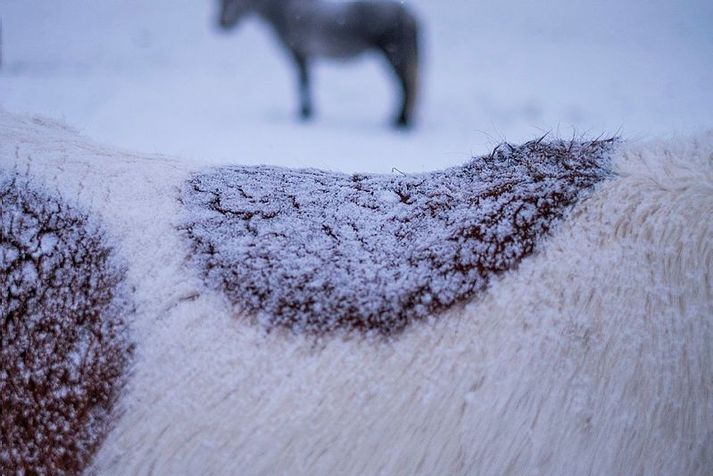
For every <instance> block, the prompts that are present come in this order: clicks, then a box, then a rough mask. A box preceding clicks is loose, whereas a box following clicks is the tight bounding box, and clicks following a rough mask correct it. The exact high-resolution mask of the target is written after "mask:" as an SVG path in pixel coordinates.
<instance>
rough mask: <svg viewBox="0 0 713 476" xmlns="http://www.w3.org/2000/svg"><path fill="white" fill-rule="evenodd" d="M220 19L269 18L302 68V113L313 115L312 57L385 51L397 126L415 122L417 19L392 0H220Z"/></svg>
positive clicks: (229, 23) (227, 24) (227, 22)
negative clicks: (395, 90) (394, 82)
mask: <svg viewBox="0 0 713 476" xmlns="http://www.w3.org/2000/svg"><path fill="white" fill-rule="evenodd" d="M220 3H221V5H220V6H221V9H220V10H221V11H220V18H219V24H220V26H221V27H222V28H224V29H230V28H232V27H234V26H235V25H236V24H237V23H238V21H239V20H240V19H241V18H242V17H243V16H245V15H246V14H249V13H256V14H257V15H258V16H260V17H261V18H262V19H264V20H265V21H267V23H268V24H270V25H271V26H272V28H273V29H274V30H275V33H277V36H278V37H279V39H280V40H281V42H282V44H283V45H284V46H285V48H286V49H287V50H288V51H289V53H290V56H291V57H292V59H293V60H294V64H295V66H296V67H297V74H298V84H299V95H300V115H301V117H302V118H303V119H309V118H310V117H311V116H312V98H311V94H310V73H309V65H310V63H311V61H312V60H313V58H317V57H327V58H337V59H346V58H354V57H356V56H357V55H359V54H361V53H363V52H365V51H377V52H379V53H381V54H383V55H384V56H385V57H386V59H387V60H388V62H389V64H390V65H391V67H392V68H393V71H394V73H395V74H396V77H397V79H398V83H399V87H400V92H401V105H400V108H399V110H398V112H397V115H396V117H395V119H394V125H395V126H397V127H401V128H404V127H409V126H410V125H411V124H412V123H413V111H414V105H415V101H416V90H417V87H418V76H419V71H418V70H419V67H418V56H419V52H418V36H419V35H418V22H417V20H416V18H415V17H414V16H413V15H412V14H411V13H410V12H409V11H408V10H407V9H406V8H405V7H404V6H403V5H402V4H401V3H399V2H396V1H392V0H380V1H379V0H355V1H349V2H334V1H323V0H220Z"/></svg>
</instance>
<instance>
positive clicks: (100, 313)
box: [0, 169, 131, 474]
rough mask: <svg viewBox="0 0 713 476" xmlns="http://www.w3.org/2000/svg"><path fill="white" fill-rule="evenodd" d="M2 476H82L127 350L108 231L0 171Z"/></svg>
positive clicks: (104, 424) (123, 305)
mask: <svg viewBox="0 0 713 476" xmlns="http://www.w3.org/2000/svg"><path fill="white" fill-rule="evenodd" d="M0 203H2V206H1V207H0V282H2V287H3V289H2V293H1V294H0V316H2V317H1V319H0V408H2V412H1V413H0V433H1V434H2V446H1V447H0V473H2V474H23V473H25V472H27V473H29V474H77V473H78V472H80V471H81V470H82V469H83V468H84V467H85V466H86V465H87V464H88V463H89V460H90V458H91V456H92V455H93V453H94V451H95V450H96V448H97V447H98V445H99V444H100V443H101V441H102V440H103V438H104V436H105V434H106V431H107V430H108V424H109V416H110V411H111V409H112V405H113V403H114V399H115V397H116V395H117V392H118V389H119V387H120V384H121V383H122V380H123V379H122V374H123V372H124V369H125V367H126V364H127V361H128V358H129V353H130V351H131V344H130V343H129V341H128V338H127V335H126V334H127V332H126V322H125V315H126V314H127V312H129V307H128V305H127V302H126V296H125V295H124V294H125V290H124V289H123V287H122V281H123V275H124V271H123V270H122V269H121V268H120V267H118V266H117V264H116V262H115V261H116V260H115V259H113V258H112V250H111V248H109V247H108V246H107V244H106V242H105V238H104V234H103V231H102V229H101V228H100V227H99V226H98V225H97V223H96V222H95V221H94V220H92V219H90V218H89V217H88V216H87V215H86V214H84V213H83V212H81V211H78V210H77V209H75V208H74V207H72V206H69V205H67V204H66V203H65V202H64V201H63V200H62V199H61V198H58V197H55V196H52V195H49V194H47V192H45V191H44V190H42V188H41V187H38V186H37V185H33V184H32V183H31V182H30V181H29V180H28V179H27V178H26V177H23V176H20V175H17V174H14V173H7V172H5V171H3V170H1V169H0Z"/></svg>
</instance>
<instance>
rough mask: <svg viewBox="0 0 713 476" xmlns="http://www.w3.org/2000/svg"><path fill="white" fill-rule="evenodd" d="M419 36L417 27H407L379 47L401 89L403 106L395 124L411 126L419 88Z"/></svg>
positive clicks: (397, 125)
mask: <svg viewBox="0 0 713 476" xmlns="http://www.w3.org/2000/svg"><path fill="white" fill-rule="evenodd" d="M417 40H418V38H417V32H416V29H415V27H414V28H405V29H404V30H403V31H402V34H401V35H399V36H398V37H396V38H389V39H388V40H387V41H385V42H384V43H382V44H380V45H379V49H380V50H381V51H382V53H383V54H384V55H385V56H386V59H387V60H388V61H389V64H390V65H391V67H392V69H393V71H394V73H395V74H396V78H397V80H398V83H399V88H400V90H401V108H400V110H399V113H398V115H397V116H396V118H395V119H394V126H396V127H399V128H405V127H410V126H411V125H412V123H413V109H414V106H415V103H416V92H417V89H418V41H417Z"/></svg>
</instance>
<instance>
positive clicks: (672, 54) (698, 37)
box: [0, 0, 713, 172]
mask: <svg viewBox="0 0 713 476" xmlns="http://www.w3.org/2000/svg"><path fill="white" fill-rule="evenodd" d="M408 3H409V4H411V5H412V6H413V9H414V10H415V11H416V12H417V14H418V15H419V16H420V17H421V18H422V20H423V25H424V45H425V58H424V83H423V84H424V88H423V95H422V103H421V107H420V110H419V127H418V128H417V130H415V131H413V132H412V133H410V134H398V133H395V132H393V131H392V130H390V129H389V128H388V120H387V118H388V117H389V116H390V115H391V113H392V109H393V107H394V105H395V101H396V98H395V88H394V86H393V84H392V82H391V79H390V77H388V76H387V74H386V68H385V65H384V64H382V62H381V60H380V58H377V57H373V56H365V57H364V58H363V59H361V60H358V61H357V62H355V63H344V64H327V63H323V64H321V65H319V67H318V68H317V71H316V84H315V95H316V103H317V112H318V116H317V119H316V120H315V121H314V123H311V124H299V123H297V122H296V121H295V110H296V94H295V91H294V89H295V88H294V77H293V74H294V73H293V71H292V69H291V65H290V64H289V63H288V60H287V58H286V57H285V55H284V54H283V53H282V51H280V49H279V48H278V47H277V45H276V43H275V41H274V40H273V38H272V34H271V32H270V31H268V29H267V28H266V27H265V26H264V25H262V24H260V23H259V21H258V20H257V19H251V20H249V21H245V22H244V24H243V25H241V26H240V28H239V29H238V30H236V31H235V32H233V33H231V34H228V35H226V34H221V33H220V32H218V31H216V29H215V10H216V4H217V1H215V2H214V1H211V0H153V1H150V2H147V1H143V0H102V1H100V2H88V1H85V0H62V1H61V2H57V1H55V0H2V2H0V17H2V27H3V32H2V33H3V39H2V55H3V58H2V67H0V106H2V107H4V108H5V109H7V110H9V111H11V112H23V113H42V114H44V115H48V116H50V117H56V118H63V119H65V120H66V121H67V122H68V123H70V124H72V125H74V126H76V127H78V128H80V129H81V130H82V131H83V132H85V133H87V134H88V135H89V136H91V137H93V138H95V139H97V140H100V141H102V142H105V143H109V144H113V145H117V146H120V147H124V148H129V149H135V150H141V151H145V152H161V153H167V154H171V155H174V156H180V157H184V158H191V159H193V160H195V161H200V162H204V163H243V164H258V163H267V164H273V165H299V166H316V167H321V168H327V169H337V170H342V171H371V172H390V171H391V169H392V167H397V168H399V169H400V170H403V171H424V170H432V169H435V168H441V167H444V166H447V165H456V164H460V163H462V162H463V161H464V160H466V159H467V158H468V157H469V156H470V155H471V154H473V153H483V152H486V151H487V150H488V149H490V148H491V147H492V146H493V145H495V144H496V143H497V142H499V141H501V140H502V139H507V140H510V141H513V142H520V141H523V140H525V139H530V138H532V137H534V136H536V135H541V134H542V132H546V131H553V132H555V133H557V132H558V133H559V134H560V135H562V136H565V137H568V136H570V135H571V134H572V133H573V130H576V132H577V133H590V134H593V135H595V136H596V135H599V134H600V133H610V134H612V133H617V132H620V133H621V134H623V135H624V136H625V137H627V138H629V139H632V138H633V139H640V138H648V137H658V136H670V135H675V134H680V133H691V132H699V131H701V130H705V129H707V128H711V127H713V54H712V53H713V3H712V2H710V1H708V0H685V1H676V0H666V1H661V0H656V1H650V0H628V1H625V2H622V1H620V0H602V1H598V2H588V1H584V0H574V1H571V0H556V1H552V2H538V1H531V0H504V1H500V2H477V1H474V0H449V1H447V2H444V1H442V0H412V1H410V2H408Z"/></svg>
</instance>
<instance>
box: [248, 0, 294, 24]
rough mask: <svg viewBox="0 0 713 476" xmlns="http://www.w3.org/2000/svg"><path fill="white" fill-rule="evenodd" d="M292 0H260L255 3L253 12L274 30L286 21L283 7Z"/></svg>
mask: <svg viewBox="0 0 713 476" xmlns="http://www.w3.org/2000/svg"><path fill="white" fill-rule="evenodd" d="M291 1H292V0H260V1H258V2H257V5H256V7H255V11H256V12H257V14H258V15H260V16H261V17H262V18H263V19H264V20H265V21H267V22H268V23H270V24H272V25H273V26H274V27H275V28H278V29H279V26H280V25H281V24H282V23H284V22H285V21H287V18H286V17H285V7H286V6H287V5H288V4H289V3H290V2H291Z"/></svg>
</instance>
